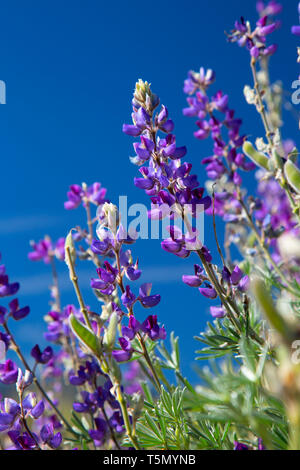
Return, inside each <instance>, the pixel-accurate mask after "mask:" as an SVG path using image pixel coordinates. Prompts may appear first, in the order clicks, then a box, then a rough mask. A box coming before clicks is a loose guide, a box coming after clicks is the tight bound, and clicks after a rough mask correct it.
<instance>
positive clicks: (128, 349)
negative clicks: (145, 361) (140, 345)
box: [112, 337, 133, 362]
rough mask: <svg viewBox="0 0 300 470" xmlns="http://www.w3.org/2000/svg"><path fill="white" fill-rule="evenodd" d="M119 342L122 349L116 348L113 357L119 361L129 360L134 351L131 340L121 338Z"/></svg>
mask: <svg viewBox="0 0 300 470" xmlns="http://www.w3.org/2000/svg"><path fill="white" fill-rule="evenodd" d="M119 343H120V346H121V348H122V349H119V350H115V351H113V352H112V355H113V357H114V358H115V360H116V361H117V362H125V361H128V360H129V359H130V358H131V356H132V353H133V348H132V346H131V344H130V341H129V340H128V339H127V338H123V337H121V338H119Z"/></svg>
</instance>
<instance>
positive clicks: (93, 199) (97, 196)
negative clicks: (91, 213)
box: [64, 183, 106, 210]
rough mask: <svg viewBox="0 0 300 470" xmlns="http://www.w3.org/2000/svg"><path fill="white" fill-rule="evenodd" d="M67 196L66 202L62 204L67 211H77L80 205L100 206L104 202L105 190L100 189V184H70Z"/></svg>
mask: <svg viewBox="0 0 300 470" xmlns="http://www.w3.org/2000/svg"><path fill="white" fill-rule="evenodd" d="M67 196H68V201H66V202H65V203H64V206H65V209H67V210H71V209H77V207H79V206H80V204H83V205H84V206H86V205H87V204H89V203H91V204H94V205H96V206H100V205H101V204H103V203H104V202H106V199H105V196H106V189H105V188H102V187H101V183H93V184H92V185H91V186H87V185H86V184H82V185H81V186H80V185H79V184H72V185H71V186H70V190H69V191H68V194H67Z"/></svg>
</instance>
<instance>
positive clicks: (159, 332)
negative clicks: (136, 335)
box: [142, 315, 167, 341]
mask: <svg viewBox="0 0 300 470" xmlns="http://www.w3.org/2000/svg"><path fill="white" fill-rule="evenodd" d="M142 331H143V332H144V333H147V335H148V336H149V338H150V339H152V341H156V340H157V339H166V336H167V334H166V330H165V328H164V327H159V325H158V323H157V315H149V317H147V318H146V320H145V321H144V322H143V323H142Z"/></svg>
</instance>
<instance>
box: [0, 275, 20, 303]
mask: <svg viewBox="0 0 300 470" xmlns="http://www.w3.org/2000/svg"><path fill="white" fill-rule="evenodd" d="M4 273H5V271H4V272H3V270H2V273H1V272H0V297H7V296H11V295H15V294H16V293H17V292H18V290H19V288H20V284H19V283H18V282H14V283H11V284H10V283H9V279H8V276H7V275H6V274H4Z"/></svg>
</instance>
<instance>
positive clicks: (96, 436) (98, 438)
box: [89, 418, 107, 446]
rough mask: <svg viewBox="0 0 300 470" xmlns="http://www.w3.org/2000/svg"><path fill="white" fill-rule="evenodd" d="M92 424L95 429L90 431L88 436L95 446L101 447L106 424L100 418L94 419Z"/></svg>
mask: <svg viewBox="0 0 300 470" xmlns="http://www.w3.org/2000/svg"><path fill="white" fill-rule="evenodd" d="M94 423H95V426H96V429H91V430H90V431H89V435H90V436H91V438H92V439H93V441H94V443H95V445H96V446H101V445H102V444H103V441H104V438H105V434H106V431H107V423H106V421H105V420H104V419H102V418H95V419H94Z"/></svg>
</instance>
